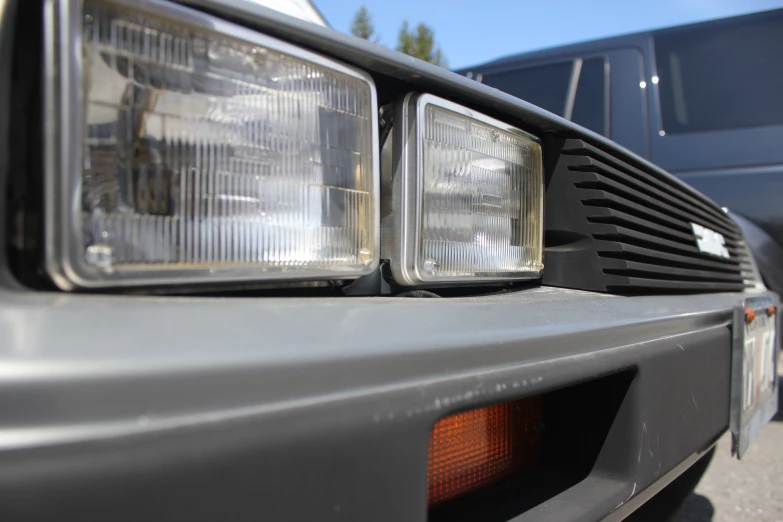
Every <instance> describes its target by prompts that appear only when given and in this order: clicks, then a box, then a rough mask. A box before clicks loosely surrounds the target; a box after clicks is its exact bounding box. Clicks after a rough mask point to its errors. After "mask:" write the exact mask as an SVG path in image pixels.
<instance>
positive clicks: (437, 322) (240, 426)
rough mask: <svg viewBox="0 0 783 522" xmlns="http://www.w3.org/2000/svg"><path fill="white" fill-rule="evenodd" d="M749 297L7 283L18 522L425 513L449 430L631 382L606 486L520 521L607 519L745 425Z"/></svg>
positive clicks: (609, 448) (577, 490)
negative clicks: (454, 423)
mask: <svg viewBox="0 0 783 522" xmlns="http://www.w3.org/2000/svg"><path fill="white" fill-rule="evenodd" d="M741 298H742V295H740V294H716V295H694V296H681V297H671V296H658V297H613V296H608V295H602V294H592V293H587V292H578V291H570V290H562V289H552V288H545V287H544V288H539V289H532V290H527V291H521V292H516V293H511V294H505V295H498V296H487V297H474V298H459V299H408V298H351V299H345V298H343V299H334V298H327V299H318V298H310V299H263V298H250V299H236V298H171V297H165V298H154V297H138V296H136V297H131V296H88V295H60V294H45V293H38V294H32V293H21V292H20V293H15V292H10V291H4V292H2V294H0V372H2V374H1V375H0V377H1V379H0V381H1V382H2V387H3V393H2V394H0V447H1V448H2V452H1V453H0V462H1V463H2V465H0V500H2V502H0V515H5V516H4V517H3V518H4V519H13V518H14V517H23V518H24V519H27V520H31V519H32V520H35V519H44V518H46V517H47V516H51V515H52V513H54V512H67V513H68V514H69V515H72V516H75V517H76V518H79V519H81V520H97V519H104V520H105V519H112V520H129V519H159V518H161V517H162V516H164V513H165V516H167V517H168V518H170V519H187V520H206V519H210V518H212V519H214V517H215V516H218V515H219V513H220V512H221V511H222V509H225V506H232V510H235V512H236V513H237V516H236V517H233V516H232V518H235V519H236V520H243V519H252V518H257V517H258V516H261V515H263V516H264V517H266V518H267V519H269V520H273V519H274V520H282V519H289V520H330V519H334V520H337V519H340V520H357V521H359V520H370V519H371V520H378V521H383V520H408V521H416V520H421V521H423V520H424V519H425V517H426V451H427V437H428V434H429V430H430V429H431V426H432V424H433V423H434V422H435V421H436V420H437V419H438V418H440V417H441V416H443V415H446V414H448V413H451V412H455V411H458V410H461V409H464V408H468V407H475V406H481V405H484V404H488V403H494V402H498V401H506V400H512V399H516V398H521V397H524V396H529V395H533V394H538V393H542V392H545V391H548V390H553V389H557V388H561V387H563V386H566V385H569V384H573V383H576V382H581V381H584V380H585V379H591V378H595V377H597V376H600V375H608V374H612V373H615V372H618V371H621V370H630V371H634V372H635V375H636V377H635V378H634V381H633V384H632V386H631V389H630V390H629V392H628V394H627V396H626V398H625V400H624V401H623V404H622V406H621V408H620V411H619V412H618V414H617V419H616V421H615V424H614V427H613V429H612V431H611V432H610V434H609V439H607V442H606V444H605V445H604V450H603V451H602V453H601V455H600V456H599V460H598V461H597V463H596V466H595V468H594V470H593V472H592V473H591V475H590V476H589V477H588V478H587V479H586V480H585V481H583V482H581V483H579V484H578V485H577V486H574V487H573V488H570V489H568V490H566V491H565V492H563V493H561V494H560V495H558V496H556V497H554V498H553V499H551V500H549V501H547V502H545V503H544V504H541V505H540V506H538V507H537V508H535V509H534V510H532V511H529V512H527V513H526V514H525V515H523V516H522V517H521V518H519V520H560V521H567V520H599V519H601V518H602V517H603V516H605V515H608V514H609V513H610V512H611V511H613V510H614V509H615V508H617V507H620V506H621V505H622V504H623V503H625V502H627V501H628V500H630V499H631V498H632V497H633V496H634V495H636V494H637V493H639V492H641V491H643V490H644V489H645V488H646V487H647V486H649V485H651V484H653V483H655V482H656V481H657V480H658V479H659V478H660V477H663V476H664V475H666V473H667V472H668V471H669V470H671V469H674V468H675V466H677V465H678V464H679V463H681V462H682V461H683V460H685V459H687V458H689V457H690V456H691V455H693V454H694V453H699V452H702V451H703V450H704V449H705V448H707V447H709V445H710V444H711V443H712V442H713V441H714V440H715V438H716V437H718V436H719V435H720V434H721V433H722V432H723V431H724V430H725V429H726V428H727V426H728V404H729V403H728V401H729V386H728V384H729V367H730V347H731V340H730V337H731V333H730V329H729V325H730V323H731V320H732V312H733V309H734V307H735V305H736V304H737V303H738V302H740V299H741ZM575 443H578V442H577V441H575ZM304 495H306V497H305V496H304ZM96 496H97V497H99V498H100V499H101V500H102V501H101V502H98V503H95V502H93V499H94V498H95V497H96ZM304 498H306V501H303V499H304ZM221 506H222V507H221ZM62 510H65V511H62ZM216 510H217V511H216ZM232 513H233V512H232ZM6 517H8V518H6Z"/></svg>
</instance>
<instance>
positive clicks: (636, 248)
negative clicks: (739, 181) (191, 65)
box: [544, 140, 755, 293]
mask: <svg viewBox="0 0 783 522" xmlns="http://www.w3.org/2000/svg"><path fill="white" fill-rule="evenodd" d="M546 204H547V207H546V225H547V228H548V230H552V231H553V232H556V233H555V235H553V236H552V237H553V238H564V237H565V238H568V237H573V238H589V241H587V242H585V241H583V240H582V241H579V242H574V243H573V245H572V246H568V245H562V244H560V243H558V244H557V245H555V244H554V243H553V247H552V248H551V249H548V250H547V251H546V253H545V260H544V264H545V267H546V268H545V269H544V282H545V283H549V284H557V285H560V286H569V287H572V288H584V289H587V290H603V291H610V292H622V293H638V292H642V293H655V292H709V291H739V290H742V289H743V288H745V287H747V286H750V285H752V284H755V283H754V282H753V278H754V277H755V276H754V275H753V266H752V263H751V261H750V258H749V257H748V255H749V254H748V251H747V246H746V245H745V243H744V240H743V237H742V232H741V231H740V229H739V227H738V226H737V225H736V224H735V223H734V221H732V220H731V218H730V217H729V216H728V215H727V214H726V212H724V211H723V210H722V209H721V208H719V207H718V206H717V205H715V204H714V203H713V202H711V201H710V200H709V199H707V198H706V197H705V196H703V195H701V194H699V193H698V192H696V191H695V190H693V189H692V188H690V187H687V186H685V185H683V184H682V183H681V182H679V181H678V180H676V179H675V178H672V177H670V176H667V175H665V174H663V173H661V172H660V171H656V170H654V169H650V168H647V167H646V166H645V165H644V164H643V163H641V162H639V163H635V164H634V165H629V164H628V163H626V162H624V161H621V160H618V159H617V158H615V157H613V156H612V155H611V154H609V153H607V152H604V151H602V150H600V149H597V148H596V147H594V146H592V145H588V144H586V143H584V142H582V141H580V140H566V141H565V143H564V145H563V147H562V149H561V155H560V156H559V158H558V161H557V164H556V165H555V169H554V172H553V173H552V175H551V177H550V179H549V184H548V186H547V201H546ZM693 224H696V225H700V226H702V227H705V228H706V229H709V230H711V231H713V232H716V233H718V234H720V235H721V236H722V237H723V241H724V243H723V245H720V244H717V245H715V244H713V245H712V248H707V247H706V245H709V242H708V241H709V239H710V237H709V236H707V241H704V240H701V243H700V242H699V241H697V237H696V236H695V235H694V229H693ZM558 231H563V232H564V233H559V232H558ZM714 240H715V241H718V240H719V238H718V237H716V238H714ZM574 241H576V240H574ZM705 243H706V245H705ZM719 247H725V252H727V253H728V256H729V257H728V258H726V257H725V256H723V255H716V254H714V253H711V252H710V250H713V251H714V250H715V249H716V248H719Z"/></svg>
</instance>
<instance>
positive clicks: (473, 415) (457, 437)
mask: <svg viewBox="0 0 783 522" xmlns="http://www.w3.org/2000/svg"><path fill="white" fill-rule="evenodd" d="M542 411H543V409H542V398H541V397H540V396H538V397H531V398H528V399H523V400H521V401H516V402H507V403H503V404H495V405H492V406H487V407H485V408H478V409H475V410H469V411H465V412H462V413H457V414H454V415H450V416H448V417H444V418H443V419H440V420H439V421H438V422H436V423H435V427H434V428H433V430H432V434H431V435H430V442H429V457H428V483H427V500H428V503H429V505H430V507H432V506H435V505H438V504H441V503H443V502H444V501H447V500H450V499H453V498H455V497H458V496H460V495H463V494H465V493H468V492H471V491H475V490H477V489H480V488H482V487H484V486H487V485H489V484H492V483H494V482H497V481H499V480H501V479H503V478H507V477H511V476H515V475H521V474H524V473H526V472H528V471H532V470H533V469H534V468H535V467H536V466H537V465H538V464H539V462H540V460H541V452H542V430H541V427H542V418H543V417H542Z"/></svg>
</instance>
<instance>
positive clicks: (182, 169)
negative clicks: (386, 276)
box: [47, 0, 379, 288]
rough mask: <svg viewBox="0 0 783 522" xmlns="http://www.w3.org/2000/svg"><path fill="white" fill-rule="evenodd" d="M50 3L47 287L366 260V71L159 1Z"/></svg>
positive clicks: (371, 240) (364, 263)
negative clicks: (51, 283) (50, 282)
mask: <svg viewBox="0 0 783 522" xmlns="http://www.w3.org/2000/svg"><path fill="white" fill-rule="evenodd" d="M47 12H48V13H50V16H51V19H50V20H49V24H50V30H47V35H48V37H49V38H53V37H55V36H57V37H58V38H59V40H57V41H51V42H50V45H49V46H48V49H49V51H50V55H49V61H48V64H47V65H48V67H49V68H50V71H51V74H52V76H51V78H50V79H51V82H50V86H49V91H48V100H47V101H48V105H49V107H48V109H49V111H50V112H49V115H50V118H49V120H48V121H50V122H52V123H53V122H57V125H53V126H52V128H51V129H50V130H49V133H48V136H49V138H50V140H51V141H50V142H49V143H50V147H51V148H50V149H49V150H48V154H47V156H48V160H49V162H50V163H49V165H48V176H49V177H48V180H47V182H48V189H49V193H48V197H49V207H48V211H49V214H48V226H47V267H48V269H49V272H50V275H51V276H52V278H53V279H54V280H55V282H57V284H58V285H60V286H61V287H64V288H71V287H73V286H82V287H96V286H116V285H138V284H160V283H166V284H171V283H186V282H203V281H214V282H217V281H221V280H223V281H263V280H269V279H287V280H301V279H343V278H355V277H359V276H361V275H363V274H366V273H369V272H371V271H372V270H373V269H374V268H375V267H376V266H377V263H378V258H379V248H378V244H379V230H378V220H379V218H378V180H377V176H378V152H377V147H378V145H377V135H378V131H377V123H376V122H377V101H376V92H375V86H374V84H373V82H372V79H371V78H370V77H369V75H367V74H365V73H363V72H361V71H358V70H355V69H352V68H350V67H347V66H344V65H342V64H339V63H337V62H334V61H332V60H329V59H326V58H323V57H320V56H318V55H315V54H313V53H310V52H308V51H305V50H302V49H299V48H297V47H295V46H292V45H289V44H286V43H284V42H281V41H278V40H275V39H273V38H269V37H267V36H264V35H261V34H258V33H256V32H254V31H251V30H248V29H246V28H243V27H239V26H236V25H233V24H230V23H228V22H224V21H222V20H220V19H217V18H214V17H211V16H209V15H205V14H202V13H199V12H197V11H194V10H191V9H188V8H184V7H181V6H178V5H176V4H174V3H168V2H161V1H158V0H148V1H145V2H143V3H141V4H136V3H132V2H129V1H123V0H111V1H104V0H88V1H86V2H84V4H82V2H80V1H79V0H70V1H69V0H51V1H50V2H49V7H48V11H47ZM55 28H56V30H55ZM55 80H59V82H60V83H56V82H55Z"/></svg>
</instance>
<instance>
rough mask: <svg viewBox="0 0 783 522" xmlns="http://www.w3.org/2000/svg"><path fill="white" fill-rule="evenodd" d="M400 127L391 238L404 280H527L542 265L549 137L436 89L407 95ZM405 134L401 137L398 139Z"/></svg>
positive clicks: (394, 262) (398, 275)
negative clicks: (543, 139) (544, 139)
mask: <svg viewBox="0 0 783 522" xmlns="http://www.w3.org/2000/svg"><path fill="white" fill-rule="evenodd" d="M401 105H402V107H401V110H400V111H398V114H397V116H396V117H395V118H396V123H395V127H399V129H398V132H396V133H395V134H394V140H395V144H394V147H395V155H396V156H397V158H398V160H399V161H398V165H399V167H398V170H397V171H396V172H395V173H394V179H393V181H392V187H393V196H392V199H393V202H392V205H391V207H392V215H391V216H390V217H389V218H388V220H387V219H386V218H385V222H386V223H389V226H387V229H388V230H390V236H391V238H392V239H391V241H389V242H387V243H386V245H385V246H387V248H388V249H389V250H388V251H387V252H385V253H388V256H385V257H388V258H389V259H390V260H391V267H392V273H393V275H394V277H395V279H396V280H397V282H399V283H401V284H405V285H421V284H426V283H449V282H465V281H476V280H479V281H487V280H496V281H502V280H510V279H528V278H535V277H538V276H539V275H540V272H541V270H542V268H543V264H542V225H543V167H542V155H541V145H540V144H539V143H538V141H537V140H536V139H535V138H534V137H532V136H530V135H529V134H527V133H525V132H523V131H521V130H519V129H515V128H512V127H510V126H508V125H505V124H503V123H502V122H500V121H497V120H494V119H492V118H489V117H487V116H484V115H481V114H477V113H475V112H473V111H470V110H469V109H466V108H464V107H462V106H460V105H457V104H455V103H452V102H449V101H447V100H444V99H441V98H437V97H435V96H432V95H428V94H424V95H409V96H408V97H406V99H405V101H404V102H403V103H402V104H401ZM398 143H399V144H398Z"/></svg>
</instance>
